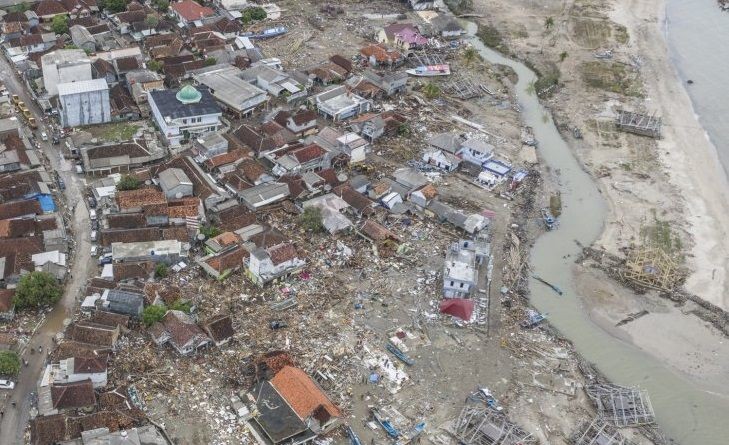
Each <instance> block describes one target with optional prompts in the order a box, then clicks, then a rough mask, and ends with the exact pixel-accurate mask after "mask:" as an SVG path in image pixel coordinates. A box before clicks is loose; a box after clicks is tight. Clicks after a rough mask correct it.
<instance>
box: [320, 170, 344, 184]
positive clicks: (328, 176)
mask: <svg viewBox="0 0 729 445" xmlns="http://www.w3.org/2000/svg"><path fill="white" fill-rule="evenodd" d="M316 174H317V175H319V176H321V177H322V178H323V179H324V181H326V183H327V184H329V185H330V186H332V187H336V186H338V185H339V184H341V181H340V180H339V178H337V172H336V171H334V169H333V168H327V169H324V170H319V171H318V172H316Z"/></svg>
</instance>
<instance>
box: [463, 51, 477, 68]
mask: <svg viewBox="0 0 729 445" xmlns="http://www.w3.org/2000/svg"><path fill="white" fill-rule="evenodd" d="M476 56H478V53H477V52H476V49H475V48H473V47H468V48H466V50H465V51H464V52H463V60H465V61H466V66H471V64H472V63H473V61H474V60H476Z"/></svg>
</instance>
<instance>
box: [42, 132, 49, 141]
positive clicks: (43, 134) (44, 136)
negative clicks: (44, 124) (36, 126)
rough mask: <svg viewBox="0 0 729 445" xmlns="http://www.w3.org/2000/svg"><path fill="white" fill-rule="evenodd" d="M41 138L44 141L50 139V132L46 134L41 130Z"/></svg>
mask: <svg viewBox="0 0 729 445" xmlns="http://www.w3.org/2000/svg"><path fill="white" fill-rule="evenodd" d="M41 139H43V140H44V141H48V134H46V132H45V131H41Z"/></svg>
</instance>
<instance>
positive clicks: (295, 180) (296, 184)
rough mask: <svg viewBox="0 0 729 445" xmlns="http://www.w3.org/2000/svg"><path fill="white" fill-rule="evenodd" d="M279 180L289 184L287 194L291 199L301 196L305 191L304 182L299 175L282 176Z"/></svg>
mask: <svg viewBox="0 0 729 445" xmlns="http://www.w3.org/2000/svg"><path fill="white" fill-rule="evenodd" d="M279 181H280V182H285V183H286V184H287V185H288V186H289V195H290V197H291V198H293V199H296V198H299V197H301V196H302V195H303V194H304V192H305V191H306V183H305V182H304V180H303V179H302V178H301V175H286V176H282V177H281V178H280V179H279Z"/></svg>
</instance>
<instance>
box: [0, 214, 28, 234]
mask: <svg viewBox="0 0 729 445" xmlns="http://www.w3.org/2000/svg"><path fill="white" fill-rule="evenodd" d="M35 232H36V222H35V220H33V219H27V218H26V219H3V220H0V238H20V237H23V236H27V235H33V234H35Z"/></svg>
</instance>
